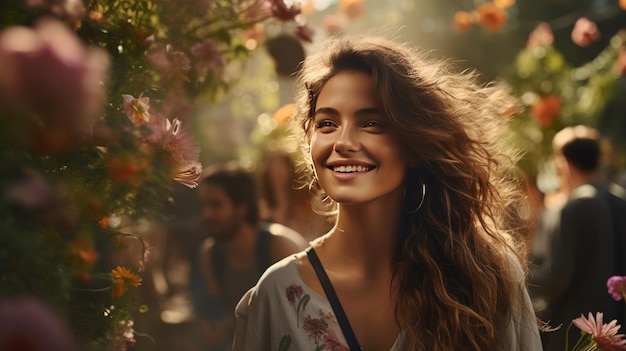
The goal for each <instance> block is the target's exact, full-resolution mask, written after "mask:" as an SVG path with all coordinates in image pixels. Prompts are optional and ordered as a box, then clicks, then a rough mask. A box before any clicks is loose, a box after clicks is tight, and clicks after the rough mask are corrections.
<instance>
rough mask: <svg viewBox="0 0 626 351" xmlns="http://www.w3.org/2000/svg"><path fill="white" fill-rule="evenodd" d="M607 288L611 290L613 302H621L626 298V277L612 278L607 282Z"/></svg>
mask: <svg viewBox="0 0 626 351" xmlns="http://www.w3.org/2000/svg"><path fill="white" fill-rule="evenodd" d="M606 287H607V288H609V294H610V295H611V297H613V300H615V301H619V300H621V299H622V298H623V297H624V296H626V277H622V276H613V277H610V278H609V279H608V280H607V281H606Z"/></svg>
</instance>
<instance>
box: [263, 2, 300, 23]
mask: <svg viewBox="0 0 626 351" xmlns="http://www.w3.org/2000/svg"><path fill="white" fill-rule="evenodd" d="M270 3H271V5H272V7H271V9H272V16H274V17H276V18H277V19H279V20H281V21H293V20H294V19H295V18H296V16H297V15H299V14H300V12H301V10H300V5H298V4H297V3H296V2H295V1H294V3H293V4H291V6H289V7H288V6H287V4H285V1H284V0H270Z"/></svg>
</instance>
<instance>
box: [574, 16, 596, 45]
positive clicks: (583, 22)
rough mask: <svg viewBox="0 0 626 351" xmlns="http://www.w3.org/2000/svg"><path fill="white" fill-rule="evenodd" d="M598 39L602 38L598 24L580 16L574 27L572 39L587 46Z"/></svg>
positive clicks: (577, 43)
mask: <svg viewBox="0 0 626 351" xmlns="http://www.w3.org/2000/svg"><path fill="white" fill-rule="evenodd" d="M598 40H600V31H599V30H598V26H596V24H595V23H594V22H592V21H590V20H589V19H588V18H586V17H581V18H579V19H578V20H577V21H576V23H575V24H574V29H572V41H573V42H574V43H575V44H576V45H578V46H580V47H583V48H585V47H587V46H589V45H590V44H592V43H594V42H596V41H598Z"/></svg>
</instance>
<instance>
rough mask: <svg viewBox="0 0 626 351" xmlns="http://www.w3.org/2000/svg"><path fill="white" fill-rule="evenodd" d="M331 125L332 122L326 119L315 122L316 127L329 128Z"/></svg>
mask: <svg viewBox="0 0 626 351" xmlns="http://www.w3.org/2000/svg"><path fill="white" fill-rule="evenodd" d="M333 126H334V124H333V122H331V121H327V120H326V121H319V122H317V123H316V124H315V127H316V128H331V127H333Z"/></svg>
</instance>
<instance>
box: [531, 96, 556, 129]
mask: <svg viewBox="0 0 626 351" xmlns="http://www.w3.org/2000/svg"><path fill="white" fill-rule="evenodd" d="M560 111H561V100H560V99H559V97H558V96H556V95H554V94H550V95H546V96H542V97H540V98H539V99H538V100H537V102H536V103H535V104H534V105H533V106H532V107H531V113H532V115H533V117H534V119H535V121H536V122H537V123H538V124H539V125H540V126H542V127H543V128H547V127H549V126H550V125H551V124H552V121H553V120H554V117H556V115H558V114H559V112H560Z"/></svg>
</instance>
